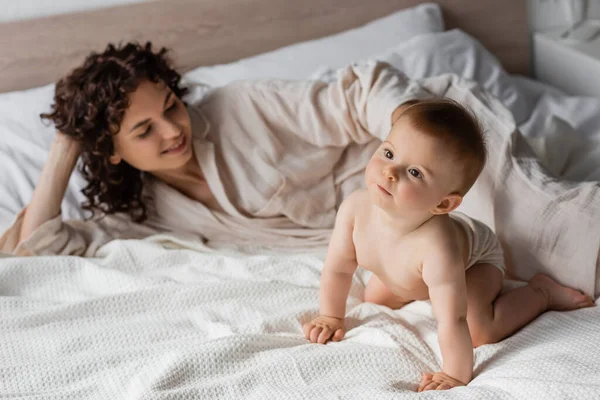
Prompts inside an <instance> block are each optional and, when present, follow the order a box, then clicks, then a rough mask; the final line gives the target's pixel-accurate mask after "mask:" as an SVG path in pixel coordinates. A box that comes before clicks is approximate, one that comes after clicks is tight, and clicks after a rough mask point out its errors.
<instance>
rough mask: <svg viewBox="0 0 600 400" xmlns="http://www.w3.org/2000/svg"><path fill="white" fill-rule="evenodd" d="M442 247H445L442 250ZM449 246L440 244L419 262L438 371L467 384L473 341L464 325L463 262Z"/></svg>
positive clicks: (465, 291) (470, 369) (464, 292)
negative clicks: (426, 291)
mask: <svg viewBox="0 0 600 400" xmlns="http://www.w3.org/2000/svg"><path fill="white" fill-rule="evenodd" d="M444 248H446V249H444ZM451 248H452V246H451V245H450V244H448V245H442V246H441V248H440V251H438V252H432V253H433V254H432V253H430V256H429V258H428V259H427V260H425V262H424V263H423V269H422V276H423V281H424V282H425V284H426V285H427V287H428V288H429V298H430V299H431V305H432V307H433V313H434V315H435V317H436V319H437V322H438V338H439V339H438V340H439V344H440V349H441V351H442V359H443V365H442V372H443V373H445V374H446V375H448V376H450V377H451V378H454V379H455V380H458V381H460V382H461V383H463V384H465V385H466V384H467V383H468V382H469V381H470V380H471V377H472V375H473V343H472V341H471V334H470V333H469V327H468V325H467V284H466V280H465V268H464V262H463V260H462V258H461V257H460V255H459V254H456V252H455V251H453V250H451Z"/></svg>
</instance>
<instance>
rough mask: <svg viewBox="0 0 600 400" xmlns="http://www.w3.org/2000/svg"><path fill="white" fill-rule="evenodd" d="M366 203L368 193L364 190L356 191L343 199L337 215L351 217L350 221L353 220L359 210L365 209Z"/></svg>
mask: <svg viewBox="0 0 600 400" xmlns="http://www.w3.org/2000/svg"><path fill="white" fill-rule="evenodd" d="M368 202H369V193H368V192H367V191H366V190H364V189H361V190H356V191H354V192H352V193H351V194H350V195H349V196H348V197H346V199H344V201H343V202H342V204H341V205H340V208H339V210H338V215H340V214H342V215H343V216H344V217H346V218H347V217H350V216H352V219H354V218H355V217H356V216H357V215H358V214H359V213H360V212H361V210H364V209H366V208H367V204H368Z"/></svg>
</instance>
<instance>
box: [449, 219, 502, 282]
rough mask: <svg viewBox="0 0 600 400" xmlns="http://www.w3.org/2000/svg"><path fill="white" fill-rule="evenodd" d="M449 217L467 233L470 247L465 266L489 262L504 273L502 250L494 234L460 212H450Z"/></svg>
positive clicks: (469, 266) (486, 227) (485, 226)
mask: <svg viewBox="0 0 600 400" xmlns="http://www.w3.org/2000/svg"><path fill="white" fill-rule="evenodd" d="M449 215H450V217H451V218H452V219H453V220H454V221H456V222H459V223H460V224H461V226H462V227H463V229H464V231H465V232H466V234H467V239H468V241H469V247H470V249H471V252H470V255H469V261H468V262H467V265H466V268H465V269H469V268H471V267H472V266H473V265H475V264H491V265H493V266H495V267H496V268H498V269H499V270H500V272H502V275H503V276H504V274H505V273H506V265H505V264H504V252H503V251H502V246H501V245H500V241H499V240H498V238H497V237H496V234H495V233H494V232H492V230H491V229H490V228H489V227H488V226H487V225H486V224H484V223H483V222H480V221H477V220H476V219H473V218H470V217H467V216H466V215H465V214H463V213H461V212H457V211H455V212H452V213H450V214H449Z"/></svg>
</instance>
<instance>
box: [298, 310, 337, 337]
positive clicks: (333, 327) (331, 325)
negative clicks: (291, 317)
mask: <svg viewBox="0 0 600 400" xmlns="http://www.w3.org/2000/svg"><path fill="white" fill-rule="evenodd" d="M302 329H303V330H304V337H305V338H307V339H308V340H310V341H311V342H313V343H321V344H325V342H327V341H328V340H330V338H331V340H333V341H334V342H339V341H340V340H342V338H343V337H344V319H343V318H335V317H327V316H325V315H319V316H318V317H317V318H315V319H313V320H312V321H310V322H309V323H308V324H305V325H304V326H303V327H302Z"/></svg>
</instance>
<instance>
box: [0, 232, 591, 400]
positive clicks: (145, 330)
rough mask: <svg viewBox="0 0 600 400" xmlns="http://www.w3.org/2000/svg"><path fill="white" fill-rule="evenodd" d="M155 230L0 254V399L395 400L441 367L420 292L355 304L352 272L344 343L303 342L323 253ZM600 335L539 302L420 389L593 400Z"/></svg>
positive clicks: (361, 276) (361, 277)
mask: <svg viewBox="0 0 600 400" xmlns="http://www.w3.org/2000/svg"><path fill="white" fill-rule="evenodd" d="M163 238H164V236H163ZM158 239H159V238H153V239H149V240H146V241H115V242H112V243H109V244H108V245H106V246H105V247H104V248H103V249H102V251H101V255H102V256H101V258H94V259H84V258H76V257H39V258H6V259H2V260H0V313H1V315H2V318H0V360H1V361H0V398H16V397H19V398H33V397H35V398H44V399H67V398H72V399H163V398H164V399H166V398H169V399H173V398H178V399H179V398H182V399H183V398H194V399H221V398H222V399H242V398H250V399H261V400H262V399H297V398H298V399H299V398H306V399H324V398H344V399H345V398H361V399H364V398H371V399H388V398H390V399H391V398H394V399H398V398H408V397H409V396H411V395H413V394H414V392H412V391H413V390H415V389H416V387H417V383H418V381H419V379H420V377H421V374H422V373H423V372H424V371H435V370H439V369H440V363H441V357H440V351H439V347H438V344H437V335H436V330H435V328H436V324H435V320H434V319H433V317H432V313H431V306H430V303H429V302H415V303H412V304H409V305H408V306H406V307H404V308H403V309H402V310H398V311H392V310H390V309H388V308H386V307H382V306H376V305H374V304H368V303H363V302H362V297H363V289H364V285H365V283H366V281H367V279H368V276H367V273H366V272H365V271H360V272H359V273H358V274H357V275H356V276H355V279H354V281H353V286H352V289H351V293H350V298H349V300H348V317H349V319H348V321H347V328H348V333H347V335H346V337H345V339H344V340H343V341H341V342H339V343H335V344H328V345H325V346H323V345H317V344H310V343H309V342H308V341H306V340H305V339H304V338H303V335H302V330H301V326H302V324H303V323H304V322H306V321H308V320H309V319H310V318H312V317H313V316H314V315H315V314H316V313H317V310H318V293H319V290H318V287H319V275H320V270H321V268H322V265H323V261H322V257H323V253H322V252H320V253H314V254H312V255H311V254H304V255H293V254H288V255H281V254H280V255H265V254H264V253H263V255H253V256H247V255H246V256H244V255H241V254H239V253H233V252H231V251H229V252H227V253H225V254H227V255H224V254H214V252H212V251H211V250H210V249H206V248H198V247H197V248H196V251H192V250H186V249H181V248H178V249H177V248H176V249H171V250H166V249H163V248H162V247H161V246H159V245H158V244H157V243H156V241H157V240H158ZM162 244H163V245H164V244H165V243H164V242H163V243H162ZM171 247H176V246H171ZM599 332H600V307H597V308H593V309H585V310H579V311H575V312H568V313H558V312H549V313H546V314H544V315H542V316H541V317H539V318H538V319H537V320H535V321H534V322H533V323H532V324H530V325H529V326H527V327H525V328H524V329H523V330H522V331H520V332H519V333H517V334H516V335H514V336H513V337H511V338H509V339H507V340H505V341H503V342H501V343H499V344H495V345H487V346H483V347H480V348H478V349H477V350H476V351H475V377H474V380H473V381H472V382H471V383H470V384H469V386H468V387H466V388H457V389H453V390H451V391H449V392H436V393H434V392H430V393H427V394H425V395H422V397H421V398H434V397H435V398H451V399H484V398H494V399H514V398H525V399H543V398H545V399H569V398H573V399H592V398H600V386H598V382H600V363H598V360H600V347H599V346H598V342H599V340H598V339H599V336H600V334H599Z"/></svg>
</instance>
